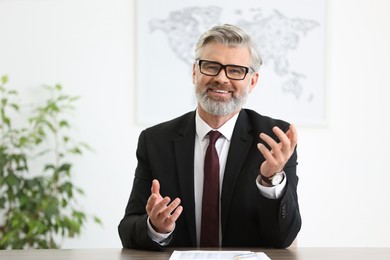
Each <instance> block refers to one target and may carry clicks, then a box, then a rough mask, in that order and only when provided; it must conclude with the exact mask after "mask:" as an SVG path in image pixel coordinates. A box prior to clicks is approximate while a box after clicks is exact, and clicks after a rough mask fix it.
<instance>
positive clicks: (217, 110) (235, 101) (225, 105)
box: [195, 84, 249, 116]
mask: <svg viewBox="0 0 390 260" xmlns="http://www.w3.org/2000/svg"><path fill="white" fill-rule="evenodd" d="M195 94H196V98H197V100H198V102H199V105H200V106H201V107H202V108H203V110H204V111H206V112H207V113H210V114H212V115H214V116H227V115H229V114H231V113H233V112H235V111H238V110H240V109H241V108H242V107H243V106H244V104H245V102H246V100H247V97H248V95H249V84H248V86H247V87H246V88H245V91H244V92H242V94H241V95H240V96H235V95H233V96H232V98H231V99H230V100H228V101H220V100H213V99H211V98H210V97H209V96H207V91H205V92H200V91H199V87H198V86H196V89H195Z"/></svg>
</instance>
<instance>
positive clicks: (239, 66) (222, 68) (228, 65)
mask: <svg viewBox="0 0 390 260" xmlns="http://www.w3.org/2000/svg"><path fill="white" fill-rule="evenodd" d="M195 62H196V63H197V64H198V65H199V71H200V73H202V74H204V75H207V76H217V75H218V74H219V73H220V72H221V70H224V71H225V76H226V77H227V78H228V79H231V80H243V79H245V77H246V75H247V74H248V73H249V71H250V70H251V71H255V70H254V69H253V68H251V67H245V66H241V65H236V64H226V65H223V64H221V63H219V62H216V61H211V60H196V61H195ZM203 62H210V63H214V64H218V65H219V66H220V68H219V71H218V72H217V73H216V74H208V73H205V72H203V71H202V63H203ZM226 67H238V68H243V69H245V74H244V76H243V77H242V78H239V79H235V78H231V77H229V76H228V73H227V71H226Z"/></svg>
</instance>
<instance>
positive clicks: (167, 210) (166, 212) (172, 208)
mask: <svg viewBox="0 0 390 260" xmlns="http://www.w3.org/2000/svg"><path fill="white" fill-rule="evenodd" d="M180 202H181V201H180V199H179V198H176V199H175V200H173V201H172V202H171V204H169V205H168V207H166V208H165V209H164V210H163V211H161V212H160V216H161V217H163V218H169V217H171V215H172V214H173V212H174V211H175V209H176V208H177V207H178V206H179V205H180Z"/></svg>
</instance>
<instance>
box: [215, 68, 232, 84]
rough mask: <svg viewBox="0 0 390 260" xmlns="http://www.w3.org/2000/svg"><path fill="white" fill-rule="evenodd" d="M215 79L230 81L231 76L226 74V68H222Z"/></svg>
mask: <svg viewBox="0 0 390 260" xmlns="http://www.w3.org/2000/svg"><path fill="white" fill-rule="evenodd" d="M214 80H215V81H217V82H223V83H224V82H228V81H229V78H228V77H227V76H226V70H225V69H221V70H220V71H219V73H218V74H217V75H215V76H214Z"/></svg>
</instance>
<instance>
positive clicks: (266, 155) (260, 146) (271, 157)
mask: <svg viewBox="0 0 390 260" xmlns="http://www.w3.org/2000/svg"><path fill="white" fill-rule="evenodd" d="M257 148H258V149H259V151H260V152H261V154H262V155H263V156H264V158H265V160H266V161H268V162H269V163H270V164H275V163H276V160H275V158H274V155H273V154H272V153H271V151H270V150H268V148H267V147H266V146H265V145H264V144H262V143H258V144H257Z"/></svg>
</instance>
